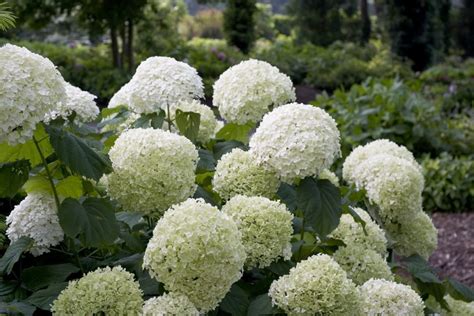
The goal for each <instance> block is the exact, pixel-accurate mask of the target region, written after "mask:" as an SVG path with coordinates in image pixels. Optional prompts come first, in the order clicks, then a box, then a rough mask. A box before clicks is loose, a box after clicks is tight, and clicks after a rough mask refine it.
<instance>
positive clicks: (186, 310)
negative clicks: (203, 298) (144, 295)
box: [142, 293, 199, 316]
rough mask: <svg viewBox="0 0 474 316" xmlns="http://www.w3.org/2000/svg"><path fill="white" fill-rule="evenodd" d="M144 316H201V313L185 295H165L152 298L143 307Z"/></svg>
mask: <svg viewBox="0 0 474 316" xmlns="http://www.w3.org/2000/svg"><path fill="white" fill-rule="evenodd" d="M142 315H143V316H175V315H183V316H199V311H198V310H197V309H196V307H195V306H194V304H193V303H191V301H190V300H189V298H187V297H186V296H185V295H182V294H177V293H165V294H163V295H162V296H160V297H153V298H150V299H149V300H147V301H146V302H145V305H144V306H143V314H142Z"/></svg>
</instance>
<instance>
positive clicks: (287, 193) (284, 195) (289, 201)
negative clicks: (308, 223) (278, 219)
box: [277, 183, 297, 212]
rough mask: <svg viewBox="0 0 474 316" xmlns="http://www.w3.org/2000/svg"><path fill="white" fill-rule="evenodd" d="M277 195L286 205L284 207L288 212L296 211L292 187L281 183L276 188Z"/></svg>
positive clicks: (294, 194)
mask: <svg viewBox="0 0 474 316" xmlns="http://www.w3.org/2000/svg"><path fill="white" fill-rule="evenodd" d="M277 195H278V196H279V197H280V199H281V200H282V201H283V202H284V203H285V204H286V207H287V208H288V210H290V212H294V211H296V208H297V201H296V190H295V188H294V187H293V186H291V185H289V184H287V183H282V184H281V185H280V187H279V188H278V192H277Z"/></svg>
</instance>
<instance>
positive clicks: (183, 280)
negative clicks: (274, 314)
mask: <svg viewBox="0 0 474 316" xmlns="http://www.w3.org/2000/svg"><path fill="white" fill-rule="evenodd" d="M245 259H246V256H245V249H244V246H243V244H242V237H241V233H240V232H239V230H238V228H237V225H236V224H235V222H234V221H233V220H232V218H231V217H229V216H228V215H227V214H225V213H223V212H221V211H219V210H218V209H217V208H216V207H214V206H212V205H210V204H207V203H205V202H204V200H203V199H188V200H186V201H184V202H182V203H180V204H178V205H174V206H173V207H171V208H170V209H169V210H168V211H166V212H165V214H164V215H163V217H162V218H161V219H160V220H159V221H158V223H157V224H156V227H155V229H154V231H153V237H152V238H151V239H150V241H149V242H148V245H147V248H146V251H145V256H144V258H143V267H144V268H145V269H147V270H148V271H149V272H150V275H151V276H152V277H154V278H155V279H157V280H158V281H160V282H162V283H163V284H164V286H165V289H166V290H168V291H170V292H176V293H181V294H184V295H186V296H187V297H188V298H189V299H190V301H191V302H192V303H193V304H194V306H196V308H197V309H198V310H199V311H200V312H202V313H205V312H207V311H210V310H212V309H214V308H215V307H216V306H217V304H218V303H219V302H220V301H221V300H222V299H223V298H224V296H225V295H226V294H227V292H228V291H229V289H230V287H231V285H232V284H233V283H234V282H236V281H237V280H239V279H240V277H241V276H242V269H243V266H244V262H245Z"/></svg>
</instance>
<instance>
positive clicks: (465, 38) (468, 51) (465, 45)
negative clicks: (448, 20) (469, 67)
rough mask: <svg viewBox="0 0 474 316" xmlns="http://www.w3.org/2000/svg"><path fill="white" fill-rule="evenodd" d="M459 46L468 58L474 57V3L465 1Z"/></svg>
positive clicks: (461, 16)
mask: <svg viewBox="0 0 474 316" xmlns="http://www.w3.org/2000/svg"><path fill="white" fill-rule="evenodd" d="M458 42H459V46H460V47H461V48H462V49H463V50H464V55H465V56H466V57H468V56H469V57H473V56H474V1H472V0H464V2H463V8H462V9H461V12H460V25H459V35H458Z"/></svg>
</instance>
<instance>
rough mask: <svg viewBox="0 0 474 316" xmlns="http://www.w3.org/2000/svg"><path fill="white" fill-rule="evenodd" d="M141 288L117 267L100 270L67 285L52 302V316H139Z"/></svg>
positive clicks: (125, 272) (124, 271)
mask: <svg viewBox="0 0 474 316" xmlns="http://www.w3.org/2000/svg"><path fill="white" fill-rule="evenodd" d="M142 294H143V293H142V291H141V290H140V285H139V284H138V282H137V281H135V280H134V276H133V274H131V273H129V272H127V271H126V270H125V269H123V268H122V267H120V266H117V267H114V268H112V269H111V268H110V267H105V268H99V269H97V270H95V271H92V272H89V273H87V274H86V275H85V276H83V277H82V278H80V279H78V280H74V281H70V282H69V285H68V286H67V287H66V288H65V289H64V290H63V291H62V292H61V293H60V294H59V296H58V298H57V299H56V300H55V301H54V302H53V304H52V307H51V311H52V312H53V314H54V315H98V314H100V313H102V314H104V315H123V314H124V312H125V311H126V313H127V315H140V314H141V311H142V306H143V299H142Z"/></svg>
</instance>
